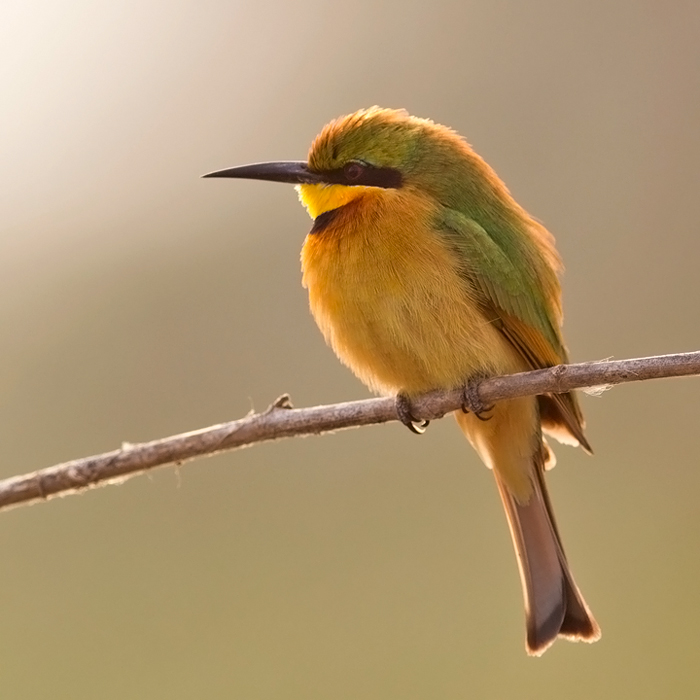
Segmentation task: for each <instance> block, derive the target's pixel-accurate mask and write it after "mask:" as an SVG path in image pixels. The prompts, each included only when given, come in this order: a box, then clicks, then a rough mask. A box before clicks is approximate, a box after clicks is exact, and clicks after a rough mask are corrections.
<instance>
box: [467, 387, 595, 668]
mask: <svg viewBox="0 0 700 700" xmlns="http://www.w3.org/2000/svg"><path fill="white" fill-rule="evenodd" d="M458 422H459V423H460V426H461V427H462V429H463V430H464V432H465V433H466V435H467V437H468V438H469V440H470V441H471V442H472V444H473V445H474V447H475V448H476V450H477V452H479V455H480V456H481V457H482V459H483V460H484V461H485V462H486V464H487V465H488V466H490V467H492V468H493V472H494V475H495V477H496V483H497V485H498V490H499V492H500V494H501V500H502V501H503V506H504V508H505V511H506V516H507V518H508V525H509V527H510V532H511V536H512V538H513V546H514V547H515V553H516V556H517V559H518V568H519V570H520V579H521V582H522V586H523V597H524V599H525V617H526V623H527V642H526V646H527V652H528V654H531V655H533V656H539V655H540V654H542V653H543V652H544V651H545V650H546V649H547V648H548V647H549V646H550V645H551V644H552V643H553V642H554V640H555V639H556V638H557V637H558V636H561V637H565V638H567V639H570V640H574V641H578V640H583V641H586V642H594V641H596V640H597V639H599V638H600V628H599V627H598V625H597V623H596V621H595V619H594V618H593V615H592V614H591V612H590V610H589V609H588V606H587V605H586V603H585V601H584V600H583V596H582V595H581V593H580V591H579V590H578V588H577V586H576V583H575V582H574V579H573V576H572V575H571V571H570V570H569V564H568V562H567V560H566V555H565V554H564V548H563V547H562V544H561V540H560V538H559V532H558V530H557V526H556V523H555V521H554V515H553V513H552V507H551V503H550V501H549V496H548V495H547V489H546V485H545V483H544V465H545V458H546V454H547V447H546V446H545V445H544V443H543V442H542V437H541V430H540V427H539V416H538V415H537V409H536V405H535V403H534V401H533V400H532V399H516V400H513V401H504V402H501V403H499V404H497V406H496V408H495V409H494V414H493V418H492V420H489V421H487V422H481V421H478V419H477V418H475V417H474V416H472V415H471V414H469V415H466V416H465V415H458ZM533 429H534V430H535V432H536V436H535V439H534V440H533V437H532V432H533ZM528 436H529V437H528Z"/></svg>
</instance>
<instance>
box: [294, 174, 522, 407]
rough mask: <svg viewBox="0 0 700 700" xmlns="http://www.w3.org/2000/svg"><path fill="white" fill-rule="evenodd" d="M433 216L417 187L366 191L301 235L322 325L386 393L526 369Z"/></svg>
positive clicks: (339, 350)
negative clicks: (319, 226)
mask: <svg viewBox="0 0 700 700" xmlns="http://www.w3.org/2000/svg"><path fill="white" fill-rule="evenodd" d="M434 213H435V212H434V209H433V205H432V204H431V202H430V201H429V200H428V199H427V198H426V197H423V196H422V195H420V193H417V192H415V191H411V190H409V189H405V188H404V189H399V190H383V189H379V188H368V189H367V190H366V191H365V192H363V193H362V195H361V196H359V197H357V198H355V199H353V200H352V201H351V202H350V203H349V204H347V205H346V206H344V207H342V208H341V209H339V210H338V213H337V214H336V215H335V216H333V218H332V221H331V222H330V223H329V225H328V226H327V227H325V228H323V229H322V230H320V231H318V232H312V233H310V234H309V235H308V236H307V238H306V240H305V242H304V247H303V249H302V256H301V257H302V270H303V284H304V286H305V287H307V288H308V291H309V302H310V306H311V311H312V313H313V315H314V318H315V319H316V322H317V324H318V326H319V328H320V329H321V331H322V333H323V335H324V337H325V338H326V341H327V342H328V344H329V345H330V346H331V347H332V348H333V350H334V351H335V353H336V354H337V355H338V357H339V358H340V359H341V360H342V361H343V362H344V363H345V364H346V365H348V366H349V367H350V368H351V369H352V370H353V372H354V373H355V374H356V375H357V376H358V377H359V378H360V379H361V380H362V381H363V382H364V383H365V384H367V385H368V386H369V387H370V388H371V389H373V390H375V391H378V392H380V393H387V394H394V393H397V392H398V391H403V392H405V393H407V394H409V395H411V394H417V393H420V392H423V391H427V390H430V389H435V388H448V387H453V386H458V385H460V384H462V383H463V382H464V381H465V380H466V379H468V378H469V377H470V376H472V375H473V374H474V373H476V372H489V373H495V372H504V371H516V370H517V369H519V367H520V361H519V360H518V358H517V357H516V356H515V354H514V352H513V350H512V348H511V347H510V346H509V345H508V344H507V343H506V342H505V341H504V340H503V338H502V336H501V334H500V333H499V332H498V331H497V330H496V329H495V328H494V327H493V326H492V325H491V324H490V323H489V322H488V321H487V319H486V318H485V317H484V316H482V314H481V312H480V311H479V308H478V306H477V304H476V302H475V294H474V290H473V288H472V287H471V285H470V284H469V282H468V281H467V279H465V276H464V275H463V274H460V261H459V259H458V258H457V257H456V255H455V254H454V252H453V251H452V250H451V249H449V248H448V246H447V245H446V244H445V243H444V241H443V239H442V238H441V236H440V235H439V233H438V232H436V231H435V230H434V229H433V228H432V227H431V222H432V220H433V219H434Z"/></svg>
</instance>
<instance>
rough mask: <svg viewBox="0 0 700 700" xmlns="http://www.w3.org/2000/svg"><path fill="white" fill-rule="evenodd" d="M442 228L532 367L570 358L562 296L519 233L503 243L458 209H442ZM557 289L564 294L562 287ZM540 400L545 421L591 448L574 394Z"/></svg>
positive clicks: (492, 314) (492, 315)
mask: <svg viewBox="0 0 700 700" xmlns="http://www.w3.org/2000/svg"><path fill="white" fill-rule="evenodd" d="M438 230H439V231H440V233H441V234H442V235H443V236H444V237H445V238H446V240H447V242H448V243H449V245H450V246H451V247H452V248H453V249H454V251H455V252H456V254H457V255H458V257H459V260H460V263H461V264H462V266H463V274H464V276H465V278H466V279H468V281H469V282H470V284H471V285H472V286H473V287H474V289H475V290H476V292H477V294H478V296H479V300H480V302H481V304H482V307H483V311H484V314H485V315H486V316H487V317H488V318H489V319H490V320H492V321H493V322H494V323H495V324H496V326H497V327H498V329H499V330H500V331H501V333H503V335H504V336H505V337H506V338H507V339H508V341H509V342H510V343H511V344H512V345H513V347H515V349H516V350H517V351H518V352H519V353H520V355H521V356H522V357H523V359H524V360H525V361H526V363H527V364H528V366H529V367H531V368H532V369H542V368H545V367H551V366H553V365H556V364H560V363H562V362H567V361H568V356H567V353H566V348H565V347H564V344H563V341H562V339H561V335H560V333H559V322H558V308H559V307H558V303H559V300H558V298H556V299H554V300H553V301H550V302H548V301H547V299H546V297H545V292H544V284H543V281H542V279H541V278H540V277H539V275H541V274H542V271H543V270H544V269H546V266H545V264H544V262H543V261H541V260H540V261H537V260H533V259H532V256H530V257H529V258H528V257H527V256H526V255H524V254H523V250H522V248H521V249H520V250H518V249H517V247H516V246H517V245H518V243H517V240H516V239H517V235H518V234H517V232H516V234H515V235H513V234H512V233H511V235H510V236H502V241H499V242H497V241H496V240H495V239H494V237H492V236H491V235H489V233H488V232H487V231H486V229H484V228H483V227H482V226H481V225H480V224H479V223H478V222H476V221H474V220H473V219H470V218H469V217H467V216H465V215H464V214H462V213H460V212H458V211H455V210H453V209H444V210H443V211H442V213H441V215H440V220H439V222H438ZM519 235H520V236H521V237H522V235H523V234H519ZM533 246H534V243H533ZM515 255H518V256H519V257H518V261H519V262H518V264H516V263H515V262H514V261H513V257H514V256H515ZM520 258H522V261H520ZM538 262H539V265H538ZM538 268H539V270H538ZM547 274H550V275H552V276H553V275H554V272H552V271H550V270H547ZM550 286H551V285H550ZM555 289H556V292H557V293H558V286H556V287H555ZM539 403H540V414H541V417H542V424H543V427H544V428H545V429H546V430H547V431H548V432H550V433H552V434H553V435H554V436H555V437H557V438H559V439H560V440H563V441H564V442H571V438H573V439H574V440H575V441H576V442H578V443H579V444H580V445H582V446H583V447H584V449H586V450H588V451H590V445H589V444H588V441H587V440H586V438H585V436H584V434H583V425H584V421H583V415H582V413H581V410H580V408H579V406H578V402H577V401H576V397H575V396H574V394H572V393H566V394H547V395H544V396H540V397H539ZM567 437H568V438H569V439H567Z"/></svg>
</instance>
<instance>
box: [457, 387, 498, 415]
mask: <svg viewBox="0 0 700 700" xmlns="http://www.w3.org/2000/svg"><path fill="white" fill-rule="evenodd" d="M482 379H483V377H476V378H472V379H470V380H469V381H468V382H467V383H466V384H465V385H464V387H463V388H462V413H473V414H474V415H475V416H476V417H477V418H478V419H479V420H483V421H486V420H491V418H493V415H490V416H489V415H486V414H488V413H490V412H491V411H493V405H491V406H487V405H486V404H484V402H483V401H482V400H481V396H479V383H480V382H481V380H482Z"/></svg>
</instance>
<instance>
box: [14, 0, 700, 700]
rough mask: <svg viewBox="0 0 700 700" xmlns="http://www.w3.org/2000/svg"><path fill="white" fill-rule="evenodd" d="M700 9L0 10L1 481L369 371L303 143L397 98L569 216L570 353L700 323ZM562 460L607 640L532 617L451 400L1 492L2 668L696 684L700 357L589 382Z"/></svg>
mask: <svg viewBox="0 0 700 700" xmlns="http://www.w3.org/2000/svg"><path fill="white" fill-rule="evenodd" d="M698 36H700V5H699V4H698V3H697V2H693V1H690V0H688V1H687V2H683V1H681V0H671V2H665V3H660V2H637V1H636V0H635V1H633V0H629V1H626V2H625V1H617V2H608V1H606V0H595V1H593V0H585V1H582V2H566V3H561V2H557V1H556V0H535V1H533V2H528V3H522V2H516V1H515V0H460V1H456V0H455V1H454V2H440V1H439V0H437V1H433V2H430V3H427V2H407V1H406V0H403V1H402V2H376V1H371V0H357V1H356V2H352V3H330V2H312V1H309V0H299V1H297V2H294V3H288V2H280V1H265V0H262V1H259V2H255V3H252V2H235V1H232V2H223V1H216V0H210V1H208V0H198V1H197V2H195V1H194V0H171V1H170V2H164V1H163V0H139V2H132V1H127V2H119V3H107V2H89V1H83V2H78V1H73V2H53V1H51V0H37V1H36V2H31V3H27V2H19V1H18V0H3V2H2V4H1V5H0V86H1V94H2V109H1V110H0V152H1V154H2V157H1V158H0V177H1V179H0V212H1V214H0V221H1V227H0V288H1V293H0V327H1V328H2V342H1V343H0V445H2V452H1V454H2V475H3V476H11V475H14V474H19V473H23V472H26V471H29V470H33V469H36V468H40V467H44V466H48V465H51V464H53V463H57V462H60V461H63V460H66V459H70V458H74V457H80V456H85V455H88V454H91V453H95V452H101V451H104V450H109V449H113V448H115V447H117V446H118V445H119V444H120V443H121V442H122V441H124V440H126V441H132V442H134V441H140V440H147V439H152V438H156V437H162V436H165V435H169V434H173V433H177V432H181V431H186V430H191V429H195V428H198V427H203V426H206V425H209V424H212V423H216V422H220V421H223V420H229V419H233V418H236V417H240V416H243V415H244V414H245V413H246V412H247V411H248V410H249V409H250V408H251V407H255V408H257V409H262V408H264V407H265V406H266V405H267V404H268V403H269V402H270V401H272V400H273V399H274V398H275V397H276V396H278V395H279V394H280V393H282V392H285V391H288V392H290V393H291V395H292V398H293V400H294V402H295V404H296V405H298V406H304V405H313V404H317V403H326V402H334V401H339V400H349V399H354V398H362V397H365V396H366V391H365V389H364V388H363V387H362V386H361V385H360V384H359V383H358V382H357V381H356V380H355V379H354V378H353V377H352V376H351V374H350V373H349V372H348V371H347V370H346V369H345V368H343V367H342V366H341V365H340V364H339V363H338V362H337V360H336V359H335V357H334V356H333V355H332V353H331V351H330V350H329V349H327V348H326V347H325V346H324V344H323V341H322V339H321V337H320V335H319V333H318V332H317V330H316V328H315V326H314V324H313V321H312V319H311V317H310V315H309V313H308V310H307V301H306V297H305V292H304V290H303V289H302V288H301V286H300V272H299V262H298V255H299V249H300V246H301V243H302V240H303V237H304V235H305V233H306V231H307V230H308V229H309V227H310V221H309V220H308V218H307V215H306V213H305V212H304V211H303V209H302V208H301V207H300V206H299V205H298V203H297V202H296V201H295V199H296V197H295V193H294V191H293V190H292V189H291V188H290V187H285V186H282V185H274V184H267V183H250V182H233V181H211V180H209V181H206V180H200V179H199V175H200V174H201V173H203V172H206V171H209V170H213V169H217V168H221V167H226V166H230V165H234V164H239V163H246V162H249V161H255V160H267V159H287V158H303V157H304V156H305V154H306V152H307V148H308V146H309V144H310V142H311V140H312V138H313V136H314V135H315V134H316V133H317V131H318V130H319V129H320V128H321V127H322V126H323V125H324V124H325V123H326V122H327V121H329V120H330V119H331V118H333V117H335V116H337V115H339V114H343V113H347V112H349V111H354V110H355V109H358V108H360V107H365V106H369V105H372V104H380V105H383V106H392V107H405V108H407V109H408V110H409V111H411V112H412V113H414V114H417V115H420V116H427V117H431V118H433V119H435V120H437V121H440V122H442V123H446V124H448V125H450V126H452V127H454V128H456V129H457V130H458V131H460V132H461V133H463V134H464V135H466V136H467V137H468V139H469V140H470V142H471V143H472V144H473V145H474V146H475V148H476V149H477V151H478V152H479V153H481V154H482V155H483V156H484V157H485V158H486V159H487V160H488V161H489V162H490V163H491V164H492V165H493V166H494V167H495V168H496V170H497V172H498V173H499V174H500V175H501V177H503V178H504V179H505V180H506V182H507V183H508V185H509V186H510V188H511V190H512V191H513V193H514V194H515V196H516V198H517V199H518V200H519V201H520V202H521V203H522V204H523V205H524V206H525V207H526V208H527V209H529V210H530V211H531V212H533V213H534V214H535V215H536V216H537V217H538V218H540V219H541V220H542V221H544V222H545V224H546V225H547V226H548V227H549V228H550V229H551V230H552V231H553V232H554V233H555V235H556V236H557V240H558V245H559V248H560V250H561V252H562V254H563V257H564V259H565V261H566V264H567V272H566V275H565V278H564V290H565V304H566V326H565V330H566V335H567V339H568V342H569V345H570V348H571V351H572V357H573V359H575V360H595V359H600V358H606V357H615V358H625V357H635V356H642V355H649V354H657V353H667V352H678V351H687V350H697V349H700V337H699V333H698V326H699V325H700V310H699V308H698V296H699V295H698V255H699V254H700V225H699V224H698V220H699V219H700V210H699V208H698V201H699V199H698V186H699V185H700V169H699V168H698V163H699V162H700V129H699V128H698V125H699V124H700V42H698ZM583 403H584V409H585V411H586V413H587V416H588V424H589V437H590V439H591V442H592V443H593V445H594V447H595V449H596V455H595V456H594V457H593V458H589V457H586V456H585V455H583V454H582V453H581V452H580V451H574V450H572V449H570V448H565V447H560V448H559V449H558V450H557V452H558V456H559V466H558V467H557V469H556V470H555V471H554V472H553V473H551V474H550V479H549V481H550V485H551V490H552V495H553V498H554V502H555V506H556V511H557V514H558V518H559V524H560V526H561V528H562V530H563V533H564V539H565V542H566V545H567V548H568V552H569V557H570V559H571V561H572V564H573V569H574V572H575V574H576V577H577V580H578V582H579V584H580V586H581V588H582V590H583V591H584V593H585V595H586V598H587V600H588V602H589V603H590V605H591V607H592V608H593V610H594V612H595V614H596V616H597V618H598V620H599V622H600V623H601V625H602V628H603V638H602V640H601V641H600V642H599V643H598V644H596V645H594V646H587V645H573V644H568V643H566V642H559V643H557V644H556V645H555V646H554V647H553V648H552V649H551V650H550V651H549V652H548V653H547V654H546V655H545V656H544V657H543V658H541V659H530V658H527V657H526V655H525V652H524V647H523V637H524V624H523V613H522V602H521V593H520V588H519V581H518V575H517V571H516V565H515V560H514V556H513V552H512V550H511V544H510V540H509V535H508V531H507V527H506V523H505V519H504V517H503V514H502V512H501V506H500V504H499V501H498V497H497V494H496V490H495V488H494V485H493V483H492V477H491V475H490V474H489V473H488V471H487V470H486V469H485V468H483V467H482V465H481V464H480V463H479V462H478V460H477V458H476V456H475V455H474V453H472V452H471V451H470V449H469V448H468V446H467V445H466V443H465V441H464V439H463V438H462V437H461V435H460V434H459V432H458V431H457V429H456V428H455V426H454V425H453V423H452V421H451V420H444V421H441V422H439V423H435V424H433V425H432V426H431V429H430V430H429V431H428V433H427V434H426V435H425V436H424V437H422V438H417V437H414V436H412V435H410V434H409V433H408V432H407V431H406V430H405V429H404V428H402V427H399V426H398V425H396V424H394V425H390V426H384V427H373V428H366V429H363V430H356V431H348V432H345V433H343V434H338V435H334V436H326V437H322V438H311V439H304V440H301V439H298V440H292V441H286V442H282V443H277V444H268V445H263V446H258V447H255V448H253V449H249V450H245V451H241V452H237V453H232V454H228V455H223V456H219V457H217V458H214V459H208V460H201V461H198V462H195V463H191V464H189V465H185V466H183V467H181V468H180V469H178V470H175V469H165V470H161V471H159V472H155V473H153V474H151V475H149V476H146V477H140V478H137V479H133V480H131V481H129V482H128V483H126V484H125V485H123V486H111V487H107V488H103V489H100V490H96V491H92V492H90V493H88V494H85V495H82V496H78V497H76V496H73V497H70V498H65V499H57V500H53V501H51V502H49V503H44V504H39V505H36V506H32V507H24V508H18V509H15V510H12V511H9V512H5V513H2V514H0V551H1V552H2V566H1V568H0V571H1V573H0V620H2V625H1V629H0V688H1V689H2V690H1V691H0V695H1V696H2V697H3V698H8V699H14V698H22V699H32V700H33V699H35V698H51V699H52V700H61V699H63V698H66V699H70V700H80V699H82V698H90V699H93V698H100V699H101V700H110V699H112V698H114V699H116V698H119V699H123V698H135V699H140V698H148V699H149V700H158V699H159V698H164V699H165V698H167V699H168V700H179V699H180V698H182V699H185V698H197V699H199V698H208V699H211V700H214V699H216V698H246V699H251V700H258V699H260V700H263V699H265V700H267V699H276V698H285V699H288V698H291V699H296V698H299V699H304V700H314V699H317V698H318V699H321V698H323V699H328V698H333V699H334V700H343V699H345V698H347V699H350V698H352V699H355V698H382V699H384V698H402V699H411V698H446V699H452V698H464V697H474V698H509V697H512V698H535V697H537V698H539V699H540V700H546V699H548V698H562V697H567V698H591V697H594V698H620V697H634V698H637V699H642V698H658V697H695V696H697V695H698V694H700V674H699V672H698V663H699V661H700V653H699V652H700V604H699V600H700V599H699V598H698V577H699V576H700V554H699V552H700V512H699V510H698V497H699V495H700V494H699V492H700V471H699V470H698V462H699V461H700V447H699V443H698V428H697V426H698V418H699V416H700V383H699V382H698V380H697V379H677V380H665V381H658V382H647V383H643V384H639V385H630V386H625V387H620V388H617V389H614V390H612V391H610V392H607V393H606V394H604V395H603V396H602V397H600V398H586V397H584V399H583Z"/></svg>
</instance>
